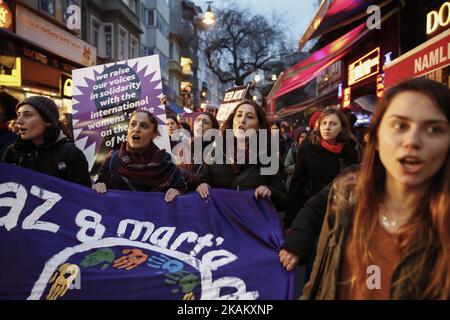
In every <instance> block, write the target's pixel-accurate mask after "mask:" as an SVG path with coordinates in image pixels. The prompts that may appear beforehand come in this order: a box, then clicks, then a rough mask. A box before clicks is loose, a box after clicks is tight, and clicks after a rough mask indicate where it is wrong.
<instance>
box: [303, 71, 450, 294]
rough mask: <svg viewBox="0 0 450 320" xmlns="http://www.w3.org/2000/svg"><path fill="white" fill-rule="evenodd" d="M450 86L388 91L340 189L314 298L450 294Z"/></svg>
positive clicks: (413, 83) (325, 231) (336, 186)
mask: <svg viewBox="0 0 450 320" xmlns="http://www.w3.org/2000/svg"><path fill="white" fill-rule="evenodd" d="M449 122H450V90H449V89H448V88H447V86H445V85H442V84H439V83H437V82H434V81H432V80H428V79H426V78H417V79H413V80H408V81H405V82H403V83H401V84H399V85H397V86H396V87H393V88H392V89H390V90H388V91H387V92H386V94H385V96H384V98H383V99H382V100H381V101H380V103H379V104H378V106H377V108H376V109H375V113H374V115H373V118H372V123H371V127H370V129H369V137H368V143H367V146H366V149H365V153H364V158H363V162H362V165H361V169H360V170H359V171H354V172H349V173H348V174H343V175H342V176H340V177H339V178H338V179H336V180H335V181H334V183H333V185H332V188H331V193H330V196H329V199H330V200H329V203H328V208H327V213H326V216H325V219H324V223H323V227H322V232H321V235H320V240H319V244H318V249H317V256H316V260H315V262H314V269H313V272H312V275H311V280H310V282H309V283H308V284H307V285H306V286H305V291H304V292H305V293H304V297H305V298H307V299H450V255H449V252H450V228H449V225H450V205H449V203H450V202H449V199H450V158H449V156H450V124H449Z"/></svg>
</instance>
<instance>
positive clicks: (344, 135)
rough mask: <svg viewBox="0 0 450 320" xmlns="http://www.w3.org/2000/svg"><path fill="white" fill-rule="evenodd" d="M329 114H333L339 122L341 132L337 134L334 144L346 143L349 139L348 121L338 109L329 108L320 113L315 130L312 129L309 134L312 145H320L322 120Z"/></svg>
mask: <svg viewBox="0 0 450 320" xmlns="http://www.w3.org/2000/svg"><path fill="white" fill-rule="evenodd" d="M330 114H335V115H336V116H337V117H338V119H339V121H340V122H341V127H342V130H341V132H340V133H339V134H338V136H337V137H336V143H344V144H345V143H347V142H348V141H349V139H350V136H349V131H350V129H349V124H348V120H347V117H346V116H345V115H344V114H343V113H342V112H341V111H339V110H338V109H333V108H329V109H326V110H324V111H322V113H321V114H320V116H319V119H318V120H319V124H318V125H317V128H314V131H313V132H312V134H311V142H312V143H313V144H320V143H321V142H322V139H323V138H322V135H321V134H320V126H321V123H322V120H323V119H324V118H325V117H327V116H329V115H330Z"/></svg>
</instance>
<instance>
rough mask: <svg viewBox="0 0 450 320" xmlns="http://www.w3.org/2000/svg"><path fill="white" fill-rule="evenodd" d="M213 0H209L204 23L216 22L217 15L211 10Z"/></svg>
mask: <svg viewBox="0 0 450 320" xmlns="http://www.w3.org/2000/svg"><path fill="white" fill-rule="evenodd" d="M211 2H212V1H208V9H206V12H205V15H204V16H203V23H204V24H206V25H208V26H210V25H212V24H214V23H216V16H215V15H214V13H213V12H212V10H211Z"/></svg>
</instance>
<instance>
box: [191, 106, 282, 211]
mask: <svg viewBox="0 0 450 320" xmlns="http://www.w3.org/2000/svg"><path fill="white" fill-rule="evenodd" d="M228 129H229V130H230V133H231V132H232V134H231V139H233V140H234V143H233V145H234V148H235V149H234V153H231V152H229V150H228V149H227V148H226V147H227V141H226V140H227V139H228V138H227V132H226V131H227V130H228ZM260 129H264V130H265V133H264V134H266V136H267V137H268V139H267V146H262V145H260V146H258V148H257V150H254V151H255V152H252V150H251V148H250V140H251V138H252V137H253V138H255V139H257V138H256V137H257V135H258V134H259V130H260ZM269 130H270V129H269V126H268V124H267V120H266V117H265V114H264V111H263V110H262V108H261V107H260V106H259V105H258V104H257V103H256V102H254V101H250V100H249V101H242V102H240V103H239V104H238V105H237V106H236V108H235V109H234V111H233V112H232V113H231V114H230V115H229V117H228V118H227V120H226V121H225V123H224V124H223V125H222V128H221V131H222V136H223V137H224V143H223V149H222V150H220V149H218V148H216V149H215V150H214V152H215V153H217V154H216V156H223V163H222V164H220V163H212V164H204V165H203V167H202V178H201V180H202V183H201V184H200V185H199V186H198V187H197V192H198V193H199V194H200V196H201V197H202V198H207V197H208V196H209V190H210V188H223V189H234V190H238V191H242V190H254V194H255V197H256V198H257V199H263V198H270V199H271V200H272V201H273V203H274V205H275V207H276V209H277V210H278V211H282V210H283V207H284V205H285V202H286V191H285V186H284V183H283V178H282V168H280V167H279V165H278V166H277V168H278V170H277V172H275V173H274V174H271V175H269V174H267V175H263V174H261V169H262V168H263V167H267V166H269V165H270V163H269V164H268V165H265V164H262V163H261V161H260V160H261V159H260V156H261V154H263V153H264V154H266V155H267V154H271V152H270V150H269V146H270V132H269ZM228 136H230V134H228ZM258 139H259V138H258ZM239 141H241V142H242V143H240V142H239ZM258 144H259V140H258ZM232 155H233V156H232ZM240 156H241V157H240ZM272 158H273V157H271V160H272ZM253 160H254V161H253ZM274 161H278V162H279V158H278V156H277V157H275V160H274Z"/></svg>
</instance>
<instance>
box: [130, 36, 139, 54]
mask: <svg viewBox="0 0 450 320" xmlns="http://www.w3.org/2000/svg"><path fill="white" fill-rule="evenodd" d="M138 57H139V41H138V39H136V38H135V37H133V36H132V35H130V58H138Z"/></svg>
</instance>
